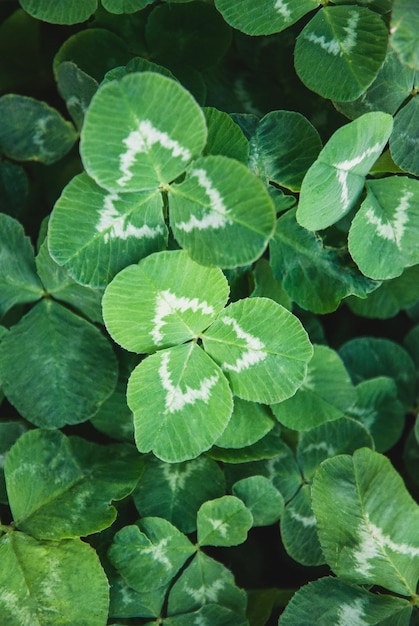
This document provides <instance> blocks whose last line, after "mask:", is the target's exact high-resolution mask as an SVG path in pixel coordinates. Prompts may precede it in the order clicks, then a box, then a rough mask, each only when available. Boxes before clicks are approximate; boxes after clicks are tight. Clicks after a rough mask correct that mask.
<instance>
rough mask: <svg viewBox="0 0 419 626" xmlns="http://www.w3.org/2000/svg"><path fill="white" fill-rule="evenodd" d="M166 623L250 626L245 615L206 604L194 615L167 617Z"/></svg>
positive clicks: (184, 625)
mask: <svg viewBox="0 0 419 626" xmlns="http://www.w3.org/2000/svg"><path fill="white" fill-rule="evenodd" d="M197 620H198V621H197ZM164 623H165V624H166V625H167V626H196V624H200V626H249V622H248V621H247V619H246V617H245V616H244V615H239V614H237V613H236V612H235V611H231V610H230V609H228V608H226V607H225V606H220V605H219V604H205V605H204V606H202V607H201V608H200V609H198V610H197V611H194V612H193V613H186V614H185V613H184V614H182V615H174V616H173V617H167V618H166V619H165V622H164Z"/></svg>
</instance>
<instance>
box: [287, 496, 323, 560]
mask: <svg viewBox="0 0 419 626" xmlns="http://www.w3.org/2000/svg"><path fill="white" fill-rule="evenodd" d="M281 539H282V542H283V544H284V547H285V549H286V551H287V553H288V554H289V556H290V557H291V558H292V559H294V561H297V563H301V564H302V565H307V566H313V565H323V564H324V563H325V560H324V556H323V553H322V550H321V547H320V543H319V539H318V537H317V523H316V518H315V517H314V514H313V509H312V507H311V495H310V487H309V485H303V486H302V487H301V489H300V490H299V492H298V493H297V494H296V496H295V497H294V498H293V499H292V500H291V502H289V503H288V504H287V506H286V507H285V510H284V513H283V515H282V518H281Z"/></svg>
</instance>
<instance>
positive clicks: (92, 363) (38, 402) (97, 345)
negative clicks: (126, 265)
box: [0, 299, 117, 428]
mask: <svg viewBox="0 0 419 626" xmlns="http://www.w3.org/2000/svg"><path fill="white" fill-rule="evenodd" d="M72 338H73V340H72ZM74 338H77V340H75V339H74ZM34 372H36V377H34ZM116 376H117V364H116V359H115V356H114V353H113V350H112V347H111V345H110V343H109V342H108V341H107V340H106V339H105V337H103V335H102V333H101V332H100V331H99V330H98V329H97V328H96V327H95V326H93V324H90V323H89V322H87V321H86V320H84V319H82V318H81V317H79V316H78V315H76V314H75V313H72V312H71V311H70V310H68V309H66V308H65V307H64V306H62V305H61V304H59V303H58V302H54V300H51V299H44V300H42V302H39V303H38V304H36V306H35V307H34V308H33V309H32V310H31V311H29V313H28V314H27V315H25V316H24V317H23V318H22V319H21V320H20V321H19V322H18V323H17V324H15V326H13V327H12V329H11V330H10V332H9V333H8V334H7V335H6V337H5V338H4V340H3V341H2V342H1V344H0V385H1V387H2V388H3V391H4V393H5V395H6V396H7V398H8V399H9V401H10V402H11V403H12V404H13V406H15V407H16V408H17V410H18V411H19V413H20V414H21V415H22V416H23V417H25V419H27V420H28V421H30V422H32V423H33V424H35V425H36V426H39V427H41V428H60V427H61V426H64V425H65V424H78V423H80V422H84V421H86V420H88V419H89V417H91V416H92V415H93V414H94V413H95V412H96V411H97V410H98V408H99V406H100V405H101V404H102V402H104V401H105V400H106V398H107V397H108V396H109V395H110V394H111V393H112V391H113V390H114V388H115V384H116Z"/></svg>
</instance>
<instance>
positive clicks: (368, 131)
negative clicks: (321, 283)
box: [297, 7, 393, 230]
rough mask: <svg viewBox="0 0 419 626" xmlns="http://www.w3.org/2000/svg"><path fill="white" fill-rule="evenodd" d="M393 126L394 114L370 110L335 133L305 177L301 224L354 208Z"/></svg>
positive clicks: (331, 219)
mask: <svg viewBox="0 0 419 626" xmlns="http://www.w3.org/2000/svg"><path fill="white" fill-rule="evenodd" d="M335 8H336V7H335ZM368 36H369V37H371V34H369V35H368ZM392 127H393V118H392V117H391V115H388V114H387V113H381V112H374V113H366V114H365V115H362V116H361V117H359V118H357V119H356V120H354V121H353V122H350V123H349V124H346V125H345V126H342V127H341V128H339V129H338V130H337V131H336V132H335V133H334V134H333V135H332V137H331V138H330V139H329V141H328V142H327V144H326V145H325V147H324V148H323V150H322V151H321V152H320V154H319V157H318V159H317V161H315V162H314V163H313V165H312V166H311V167H310V169H309V170H308V172H307V174H306V175H305V177H304V180H303V184H302V186H301V193H300V201H299V204H298V208H297V220H298V222H299V224H301V226H304V228H308V229H309V230H321V229H323V228H327V227H328V226H331V225H332V224H334V223H335V222H337V221H339V220H340V219H341V218H342V217H343V216H344V215H346V214H347V213H348V212H349V211H350V209H351V208H352V207H353V206H354V205H355V203H356V201H357V200H358V198H359V196H360V194H361V191H362V188H363V186H364V179H365V176H366V175H367V174H368V172H369V170H370V168H371V166H372V165H373V163H374V161H376V160H377V158H378V157H379V156H380V154H381V151H382V150H383V148H384V146H385V144H386V143H387V141H388V138H389V137H390V133H391V131H392Z"/></svg>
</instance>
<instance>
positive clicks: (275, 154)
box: [250, 111, 322, 191]
mask: <svg viewBox="0 0 419 626" xmlns="http://www.w3.org/2000/svg"><path fill="white" fill-rule="evenodd" d="M250 146H251V164H252V166H253V168H254V169H255V171H256V173H258V175H259V176H261V177H262V178H266V179H267V180H269V181H274V182H275V183H277V184H278V185H281V186H282V187H286V188H287V189H291V190H292V191H299V190H300V188H301V183H302V180H303V178H304V175H305V173H306V172H307V170H308V168H309V167H310V166H311V165H312V163H313V162H314V161H315V160H316V158H317V156H318V154H319V152H320V150H321V147H322V142H321V139H320V136H319V133H318V132H317V130H316V129H315V128H314V126H313V125H312V124H311V123H310V122H309V121H308V120H307V119H306V118H305V117H304V116H303V115H301V113H297V112H295V111H270V112H269V113H267V114H266V115H265V116H264V117H263V118H262V119H261V120H260V122H259V124H258V126H257V128H256V132H255V134H254V135H253V136H252V138H251V141H250Z"/></svg>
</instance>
